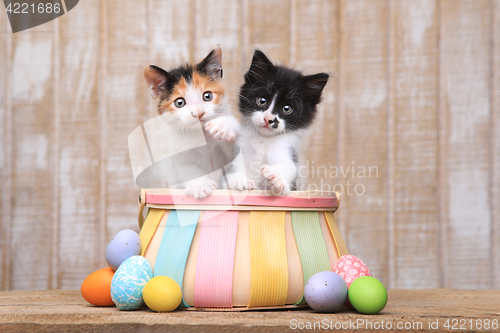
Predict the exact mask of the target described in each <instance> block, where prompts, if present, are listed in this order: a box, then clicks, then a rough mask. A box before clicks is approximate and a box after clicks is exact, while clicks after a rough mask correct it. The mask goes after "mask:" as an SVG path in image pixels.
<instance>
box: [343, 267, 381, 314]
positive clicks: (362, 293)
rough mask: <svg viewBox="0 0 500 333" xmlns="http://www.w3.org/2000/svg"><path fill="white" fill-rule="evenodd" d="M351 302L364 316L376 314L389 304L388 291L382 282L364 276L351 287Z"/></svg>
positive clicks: (349, 293) (349, 292)
mask: <svg viewBox="0 0 500 333" xmlns="http://www.w3.org/2000/svg"><path fill="white" fill-rule="evenodd" d="M348 295H349V301H350V302H351V304H352V306H353V307H354V308H355V309H356V310H357V311H359V312H361V313H364V314H375V313H378V312H380V311H382V309H383V308H384V307H385V305H386V304H387V290H386V289H385V287H384V285H383V284H382V282H380V281H379V280H377V279H376V278H374V277H371V276H362V277H359V278H357V279H356V280H354V281H353V282H352V283H351V285H350V286H349V291H348Z"/></svg>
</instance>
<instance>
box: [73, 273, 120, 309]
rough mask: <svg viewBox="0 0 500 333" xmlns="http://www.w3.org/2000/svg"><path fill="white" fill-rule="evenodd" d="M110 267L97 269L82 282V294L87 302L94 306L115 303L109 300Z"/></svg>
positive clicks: (111, 276) (111, 275)
mask: <svg viewBox="0 0 500 333" xmlns="http://www.w3.org/2000/svg"><path fill="white" fill-rule="evenodd" d="M113 274H115V272H113V270H112V269H111V267H106V268H103V269H99V270H97V271H95V272H94V273H92V274H90V275H89V276H87V278H86V279H85V280H84V281H83V283H82V288H81V292H82V296H83V298H85V300H86V301H87V302H89V303H90V304H93V305H96V306H112V305H115V304H114V303H113V301H112V300H111V291H110V290H111V279H112V278H113Z"/></svg>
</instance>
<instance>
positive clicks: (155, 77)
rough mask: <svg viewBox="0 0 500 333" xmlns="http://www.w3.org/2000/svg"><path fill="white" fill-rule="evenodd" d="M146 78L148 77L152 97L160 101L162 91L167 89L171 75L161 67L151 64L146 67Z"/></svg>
mask: <svg viewBox="0 0 500 333" xmlns="http://www.w3.org/2000/svg"><path fill="white" fill-rule="evenodd" d="M144 79H146V84H147V85H148V88H149V93H150V94H151V97H153V99H154V100H155V101H159V100H160V98H161V95H162V93H164V92H165V91H166V90H167V83H168V81H169V79H170V75H169V74H168V73H167V72H166V71H164V70H163V69H161V68H160V67H156V66H154V65H149V66H146V68H144Z"/></svg>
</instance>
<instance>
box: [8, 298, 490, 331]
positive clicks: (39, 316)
mask: <svg viewBox="0 0 500 333" xmlns="http://www.w3.org/2000/svg"><path fill="white" fill-rule="evenodd" d="M314 325H316V326H314ZM499 325H500V290H484V291H467V290H450V289H434V290H405V289H394V290H390V291H389V302H388V304H387V306H386V308H385V309H384V310H383V311H382V312H381V313H379V314H377V315H362V314H359V313H357V312H354V311H347V310H345V311H342V312H339V313H331V314H324V313H315V312H313V311H312V310H310V309H297V310H271V311H246V312H203V311H175V312H171V313H155V312H152V311H150V310H148V309H146V308H144V309H141V310H137V311H129V312H127V311H119V310H118V309H117V308H115V307H94V306H92V305H90V304H88V303H87V302H86V301H85V300H84V299H83V298H82V296H81V295H80V291H76V290H47V291H9V292H0V332H2V333H3V332H30V331H36V332H69V331H80V332H82V331H96V332H97V331H99V332H137V331H141V332H166V331H169V332H171V331H175V332H218V333H221V332H293V331H300V329H302V330H307V329H308V328H314V327H315V328H316V329H317V331H323V330H325V331H327V329H331V330H332V331H335V330H340V329H342V326H343V328H344V329H343V332H351V331H352V332H363V331H366V330H368V331H370V330H371V329H373V330H378V331H385V332H387V331H405V330H406V331H407V330H408V329H409V328H412V329H414V330H416V331H419V332H441V331H448V330H449V331H457V332H462V331H485V330H486V331H491V332H498V331H500V327H499ZM488 327H489V329H488ZM405 328H406V329H405Z"/></svg>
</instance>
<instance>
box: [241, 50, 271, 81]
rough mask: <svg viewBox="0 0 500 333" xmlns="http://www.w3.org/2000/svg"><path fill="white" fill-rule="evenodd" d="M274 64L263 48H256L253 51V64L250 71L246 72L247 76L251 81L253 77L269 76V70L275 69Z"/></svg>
mask: <svg viewBox="0 0 500 333" xmlns="http://www.w3.org/2000/svg"><path fill="white" fill-rule="evenodd" d="M273 67H274V65H273V63H272V62H271V60H269V59H268V58H267V57H266V55H265V54H264V52H262V51H261V50H255V52H254V53H253V58H252V64H251V65H250V69H249V70H248V73H247V74H245V78H246V79H247V80H250V81H251V78H252V77H253V78H255V79H262V78H263V77H265V76H267V74H268V73H269V72H271V70H272V69H273Z"/></svg>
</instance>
